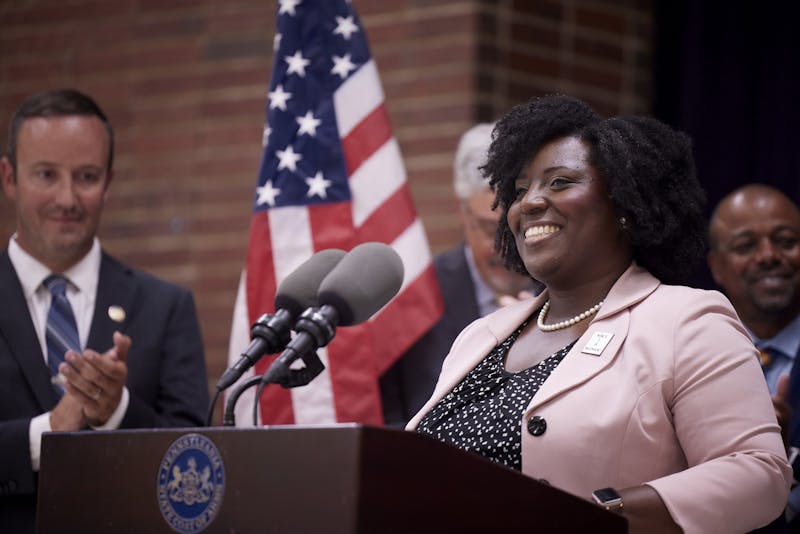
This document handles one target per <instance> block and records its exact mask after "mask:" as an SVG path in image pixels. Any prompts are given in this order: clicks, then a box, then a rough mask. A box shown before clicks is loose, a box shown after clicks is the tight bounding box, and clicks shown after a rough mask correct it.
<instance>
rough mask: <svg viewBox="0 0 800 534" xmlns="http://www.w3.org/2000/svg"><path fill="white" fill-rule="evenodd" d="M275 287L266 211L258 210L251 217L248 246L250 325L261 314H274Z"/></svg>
mask: <svg viewBox="0 0 800 534" xmlns="http://www.w3.org/2000/svg"><path fill="white" fill-rule="evenodd" d="M276 287H277V283H276V282H275V268H274V266H273V264H272V242H271V238H270V234H269V217H268V216H267V212H265V211H260V212H258V213H255V214H254V215H253V219H252V221H251V223H250V243H249V245H248V247H247V314H248V319H249V320H250V323H253V322H255V320H256V319H258V317H259V316H260V315H261V314H262V313H266V312H268V311H273V307H274V302H273V299H274V298H275V290H276Z"/></svg>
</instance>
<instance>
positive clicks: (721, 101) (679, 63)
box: [653, 0, 800, 287]
mask: <svg viewBox="0 0 800 534" xmlns="http://www.w3.org/2000/svg"><path fill="white" fill-rule="evenodd" d="M791 6H794V2H750V1H747V2H744V1H742V2H739V1H736V0H733V1H729V2H713V1H702V0H701V1H692V0H656V2H655V54H654V56H655V72H654V82H655V83H654V106H653V110H654V114H655V115H656V117H658V118H659V119H661V120H663V121H664V122H667V123H668V124H671V125H672V126H674V127H676V128H678V129H680V130H683V131H685V132H686V133H688V134H689V135H690V136H691V138H692V141H693V146H694V153H695V158H696V161H697V168H698V174H699V177H700V180H701V182H702V183H703V185H704V187H705V189H706V191H707V192H708V212H709V214H710V212H711V210H712V209H713V207H714V206H715V205H716V204H717V202H718V201H719V200H720V199H721V198H722V197H723V196H724V195H725V194H726V193H728V192H730V191H731V190H733V189H735V188H736V187H738V186H740V185H742V184H745V183H749V182H761V183H766V184H770V185H773V186H775V187H777V188H779V189H781V190H782V191H784V192H785V193H786V194H787V195H789V197H790V198H792V199H793V200H794V201H795V202H798V201H800V131H799V130H798V128H800V25H798V24H797V18H796V17H795V16H794V11H796V9H792V7H791ZM694 285H698V286H701V287H713V282H712V281H711V278H710V275H708V273H707V271H706V272H703V273H699V274H698V279H697V281H696V283H695V284H694Z"/></svg>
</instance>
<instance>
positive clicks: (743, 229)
mask: <svg viewBox="0 0 800 534" xmlns="http://www.w3.org/2000/svg"><path fill="white" fill-rule="evenodd" d="M709 241H710V247H711V248H710V251H709V254H708V264H709V267H710V269H711V273H712V275H713V277H714V280H715V281H716V283H717V284H718V285H719V286H720V287H722V288H723V289H724V291H725V293H726V295H727V296H728V298H729V299H730V301H731V303H732V304H733V306H734V308H736V311H737V313H738V314H739V317H740V318H741V320H742V322H743V323H744V325H745V327H747V330H748V331H749V333H750V336H751V337H752V338H753V342H754V343H755V345H756V347H758V349H759V350H760V351H761V365H762V368H763V370H764V376H765V378H766V380H767V385H768V387H769V390H770V393H772V395H773V404H774V405H775V413H776V415H777V417H778V422H779V423H780V424H781V429H782V430H783V434H784V439H785V440H786V442H787V444H788V446H789V447H790V449H789V456H790V461H791V460H792V459H793V457H792V454H793V453H794V454H795V456H796V448H797V447H798V446H800V365H798V364H797V363H796V362H797V359H798V353H799V352H800V211H799V210H798V208H797V206H796V205H795V204H794V203H793V202H792V201H791V200H790V199H789V198H788V197H787V196H786V195H784V194H783V193H782V192H780V191H779V190H777V189H775V188H773V187H769V186H766V185H761V184H750V185H745V186H743V187H740V188H738V189H736V190H735V191H733V192H732V193H730V194H729V195H727V196H726V197H724V198H723V199H722V201H721V202H720V203H719V205H718V206H717V208H716V209H715V210H714V213H713V215H712V217H711V223H710V227H709ZM794 463H795V464H797V463H798V462H794ZM795 472H796V473H797V468H795ZM795 478H797V475H795ZM798 511H800V489H799V488H797V487H796V488H794V490H793V491H792V493H791V495H790V497H789V505H788V507H787V516H786V517H785V518H779V520H778V521H776V523H774V524H772V525H770V526H769V527H765V529H766V530H764V531H765V532H797V531H798V530H789V529H790V528H796V529H800V518H798V517H797V515H796V514H797V512H798ZM787 519H789V520H791V525H789V524H786V520H787Z"/></svg>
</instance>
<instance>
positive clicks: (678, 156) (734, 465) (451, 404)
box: [408, 96, 791, 533]
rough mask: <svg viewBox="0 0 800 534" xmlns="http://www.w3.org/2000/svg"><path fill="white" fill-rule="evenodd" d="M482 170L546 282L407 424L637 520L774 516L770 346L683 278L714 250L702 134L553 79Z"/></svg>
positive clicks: (716, 298)
mask: <svg viewBox="0 0 800 534" xmlns="http://www.w3.org/2000/svg"><path fill="white" fill-rule="evenodd" d="M484 172H485V174H486V175H487V177H489V179H490V182H491V184H492V187H493V188H494V190H495V192H496V199H495V206H496V207H497V206H499V207H500V208H501V217H500V223H499V225H498V230H497V237H496V242H495V246H496V248H497V249H498V251H499V253H500V254H501V255H502V256H503V258H504V260H505V263H506V266H507V267H509V268H510V269H512V270H515V271H517V272H520V273H527V274H529V275H530V276H531V277H533V278H535V279H537V280H538V281H540V282H541V283H543V284H544V286H545V290H544V291H543V292H542V293H541V294H540V295H538V296H537V297H535V298H533V299H529V300H527V301H523V302H520V303H519V304H516V305H512V306H509V307H506V308H503V309H501V310H498V311H496V312H495V313H493V314H491V315H489V316H487V317H484V318H483V319H479V320H477V321H475V322H474V323H472V324H471V325H469V326H468V327H467V328H466V329H465V330H464V331H463V332H462V333H461V334H460V335H459V337H458V339H456V341H455V343H454V344H453V347H452V349H451V351H450V353H449V355H448V356H447V359H446V360H445V362H444V364H443V367H442V373H441V376H440V378H439V382H438V384H437V387H436V390H435V391H434V394H433V396H432V398H431V399H430V400H429V401H428V402H427V403H426V405H425V406H424V407H423V408H422V410H421V411H420V412H419V413H418V414H417V415H416V416H415V417H414V418H413V419H412V420H411V422H410V423H409V425H408V428H409V429H415V430H416V431H418V432H421V433H426V434H429V435H431V436H433V437H435V438H437V439H439V440H442V441H444V442H446V443H449V444H451V445H453V446H456V447H459V448H461V449H465V450H468V451H472V452H474V453H477V454H480V455H482V456H484V457H486V458H488V459H490V460H492V461H494V462H497V463H500V464H502V465H505V466H507V467H510V468H512V469H517V470H521V471H522V472H523V473H525V474H527V475H529V476H532V477H535V478H537V479H545V480H547V481H548V482H549V483H550V484H552V485H553V486H556V487H559V488H561V489H563V490H566V491H568V492H571V493H573V494H575V495H578V496H580V497H583V498H586V499H594V500H595V501H596V502H598V503H600V504H601V505H602V506H604V507H606V508H607V509H614V510H616V511H623V510H624V515H625V516H626V517H627V518H628V521H629V525H630V531H631V532H647V533H656V532H678V531H681V530H683V531H685V532H697V533H715V532H719V533H730V532H746V531H748V530H751V529H753V528H756V527H758V526H761V525H764V524H766V523H768V522H769V521H770V520H771V519H772V518H774V517H776V516H777V515H778V514H779V513H780V511H781V509H782V508H783V505H784V503H785V502H786V496H787V494H788V489H789V483H790V480H791V470H790V468H789V466H788V463H787V461H786V454H785V451H784V449H783V444H782V441H781V436H780V430H779V427H778V425H777V424H776V420H775V415H774V412H773V410H772V404H771V400H770V397H769V394H768V392H767V389H766V385H765V383H764V379H763V376H762V375H761V371H760V369H759V366H758V362H757V359H756V351H755V349H754V347H753V345H752V343H751V342H750V340H749V338H748V336H747V334H746V331H745V330H744V328H743V327H742V325H741V323H740V322H739V319H738V318H737V316H736V313H735V312H734V311H733V308H732V307H731V305H730V303H729V302H728V301H727V299H726V298H725V297H724V296H722V295H721V294H720V293H718V292H715V291H701V290H697V289H691V288H689V287H685V286H682V285H674V284H681V283H684V282H685V280H686V277H687V276H688V275H689V274H690V273H691V272H692V269H693V268H694V267H695V266H696V265H697V264H698V263H699V261H700V260H701V258H702V254H703V251H704V235H705V224H704V219H703V212H702V208H703V203H704V194H703V191H702V189H701V188H700V185H699V183H698V181H697V178H696V176H695V171H694V162H693V159H692V153H691V146H690V142H689V139H688V138H687V137H686V136H685V135H683V134H681V133H679V132H676V131H674V130H672V129H670V128H669V127H667V126H666V125H664V124H662V123H660V122H658V121H656V120H654V119H651V118H645V117H627V118H610V119H602V118H601V117H599V116H598V115H597V114H595V113H594V111H592V110H591V108H589V107H588V106H587V105H586V104H584V103H583V102H580V101H578V100H575V99H572V98H568V97H563V96H553V97H545V98H541V99H537V100H532V101H531V102H529V103H527V104H525V105H522V106H518V107H517V108H514V109H513V110H512V111H511V112H509V113H508V114H507V115H506V116H505V117H503V118H502V119H501V120H500V121H499V122H498V123H497V126H496V128H495V131H494V141H493V143H492V146H491V149H490V152H489V160H488V162H487V164H486V166H485V167H484ZM670 284H673V285H670ZM614 488H617V489H616V490H615V489H614ZM609 496H611V497H609Z"/></svg>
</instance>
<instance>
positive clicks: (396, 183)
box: [350, 137, 406, 227]
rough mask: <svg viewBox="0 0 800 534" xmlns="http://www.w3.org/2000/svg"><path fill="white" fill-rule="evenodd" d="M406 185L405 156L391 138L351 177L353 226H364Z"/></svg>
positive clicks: (395, 141)
mask: <svg viewBox="0 0 800 534" xmlns="http://www.w3.org/2000/svg"><path fill="white" fill-rule="evenodd" d="M405 182H406V171H405V168H404V167H403V157H402V155H401V154H400V147H399V146H398V144H397V140H396V139H395V138H394V137H392V138H391V139H389V140H388V141H387V142H386V143H384V145H383V146H382V147H380V148H379V149H378V150H376V151H375V152H374V153H373V154H372V155H371V156H370V157H369V158H367V159H366V160H365V161H364V162H363V163H362V164H361V166H360V167H359V168H358V169H357V170H356V172H354V173H353V175H352V176H351V177H350V189H351V190H352V195H353V224H355V226H356V227H359V226H361V225H362V224H363V223H364V221H366V220H367V218H369V216H370V215H372V213H374V212H375V210H377V209H378V208H379V207H380V206H381V204H383V203H384V202H386V200H388V199H389V197H391V196H392V195H393V194H394V193H395V192H396V191H397V190H398V189H400V188H401V187H403V185H404V184H405Z"/></svg>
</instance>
